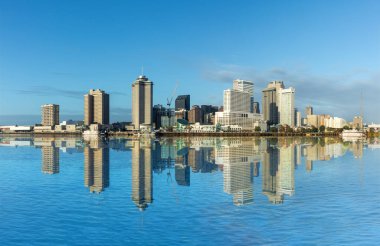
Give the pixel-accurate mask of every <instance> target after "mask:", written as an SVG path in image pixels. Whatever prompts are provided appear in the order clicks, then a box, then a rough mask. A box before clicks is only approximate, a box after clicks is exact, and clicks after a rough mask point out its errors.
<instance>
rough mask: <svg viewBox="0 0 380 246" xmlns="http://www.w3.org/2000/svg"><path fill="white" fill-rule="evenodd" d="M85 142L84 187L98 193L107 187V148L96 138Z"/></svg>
mask: <svg viewBox="0 0 380 246" xmlns="http://www.w3.org/2000/svg"><path fill="white" fill-rule="evenodd" d="M85 140H86V141H87V143H86V146H85V147H84V151H83V153H84V185H85V186H86V187H88V188H89V189H90V192H96V193H100V192H102V191H103V190H104V189H105V188H107V187H108V186H109V148H108V146H106V145H105V143H103V142H102V139H101V138H98V137H97V136H96V137H94V138H92V137H90V138H89V139H85Z"/></svg>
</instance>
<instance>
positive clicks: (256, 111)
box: [252, 102, 260, 114]
mask: <svg viewBox="0 0 380 246" xmlns="http://www.w3.org/2000/svg"><path fill="white" fill-rule="evenodd" d="M252 113H254V114H260V104H259V102H253V110H252Z"/></svg>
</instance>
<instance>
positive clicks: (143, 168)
mask: <svg viewBox="0 0 380 246" xmlns="http://www.w3.org/2000/svg"><path fill="white" fill-rule="evenodd" d="M132 145H133V147H132V200H133V202H134V203H135V204H136V206H137V207H138V208H139V209H140V210H144V209H145V208H146V207H148V204H149V203H152V202H153V187H152V185H153V176H152V146H151V145H152V143H151V139H139V140H133V141H132Z"/></svg>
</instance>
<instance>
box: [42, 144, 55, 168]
mask: <svg viewBox="0 0 380 246" xmlns="http://www.w3.org/2000/svg"><path fill="white" fill-rule="evenodd" d="M41 154H42V172H43V173H46V174H56V173H59V148H56V147H55V146H54V144H53V145H51V146H42V147H41Z"/></svg>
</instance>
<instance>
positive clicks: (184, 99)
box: [175, 95, 190, 111]
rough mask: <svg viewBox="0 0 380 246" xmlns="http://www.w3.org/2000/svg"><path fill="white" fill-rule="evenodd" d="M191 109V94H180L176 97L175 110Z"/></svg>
mask: <svg viewBox="0 0 380 246" xmlns="http://www.w3.org/2000/svg"><path fill="white" fill-rule="evenodd" d="M181 109H184V110H187V111H188V110H190V95H179V96H177V98H176V99H175V111H178V110H181Z"/></svg>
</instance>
